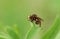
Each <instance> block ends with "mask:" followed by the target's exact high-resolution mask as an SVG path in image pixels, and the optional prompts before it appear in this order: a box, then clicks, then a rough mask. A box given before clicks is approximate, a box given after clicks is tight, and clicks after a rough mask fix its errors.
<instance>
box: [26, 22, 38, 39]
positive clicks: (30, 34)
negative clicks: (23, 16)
mask: <svg viewBox="0 0 60 39" xmlns="http://www.w3.org/2000/svg"><path fill="white" fill-rule="evenodd" d="M31 26H32V27H31V28H30V29H29V30H28V32H27V34H26V37H25V39H31V38H32V36H33V35H34V34H35V32H36V31H37V30H38V27H37V26H36V25H35V24H34V23H31Z"/></svg>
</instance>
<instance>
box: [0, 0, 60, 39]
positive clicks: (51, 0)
mask: <svg viewBox="0 0 60 39" xmlns="http://www.w3.org/2000/svg"><path fill="white" fill-rule="evenodd" d="M33 13H35V14H37V15H38V16H39V17H41V18H42V19H43V20H44V22H43V23H42V28H43V30H40V29H38V31H37V32H36V34H35V35H34V36H32V38H31V37H30V38H28V39H40V38H41V36H43V35H44V33H45V32H46V31H47V30H48V29H49V28H50V27H51V25H53V23H54V20H55V18H56V16H57V15H60V0H0V35H1V36H0V39H3V38H5V39H25V37H26V34H27V32H28V31H29V29H30V28H31V24H30V22H29V21H28V16H29V15H31V14H33ZM59 23H60V22H59ZM13 33H15V34H16V35H17V36H15V34H13ZM5 36H6V37H7V38H6V37H5Z"/></svg>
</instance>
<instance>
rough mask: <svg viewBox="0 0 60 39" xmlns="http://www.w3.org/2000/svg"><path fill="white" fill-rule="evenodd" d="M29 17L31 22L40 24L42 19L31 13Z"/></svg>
mask: <svg viewBox="0 0 60 39" xmlns="http://www.w3.org/2000/svg"><path fill="white" fill-rule="evenodd" d="M29 19H30V21H31V22H32V23H33V22H35V24H37V25H40V26H41V21H42V19H41V18H40V17H38V16H37V15H36V14H32V15H31V16H29Z"/></svg>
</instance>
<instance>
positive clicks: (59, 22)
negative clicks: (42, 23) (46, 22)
mask: <svg viewBox="0 0 60 39" xmlns="http://www.w3.org/2000/svg"><path fill="white" fill-rule="evenodd" d="M59 28H60V17H59V16H57V17H56V19H55V22H54V24H53V26H52V27H51V28H50V29H49V30H48V31H47V32H46V34H45V35H44V36H43V37H42V39H54V38H55V36H56V35H57V33H58V31H59V30H60V29H59Z"/></svg>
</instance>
